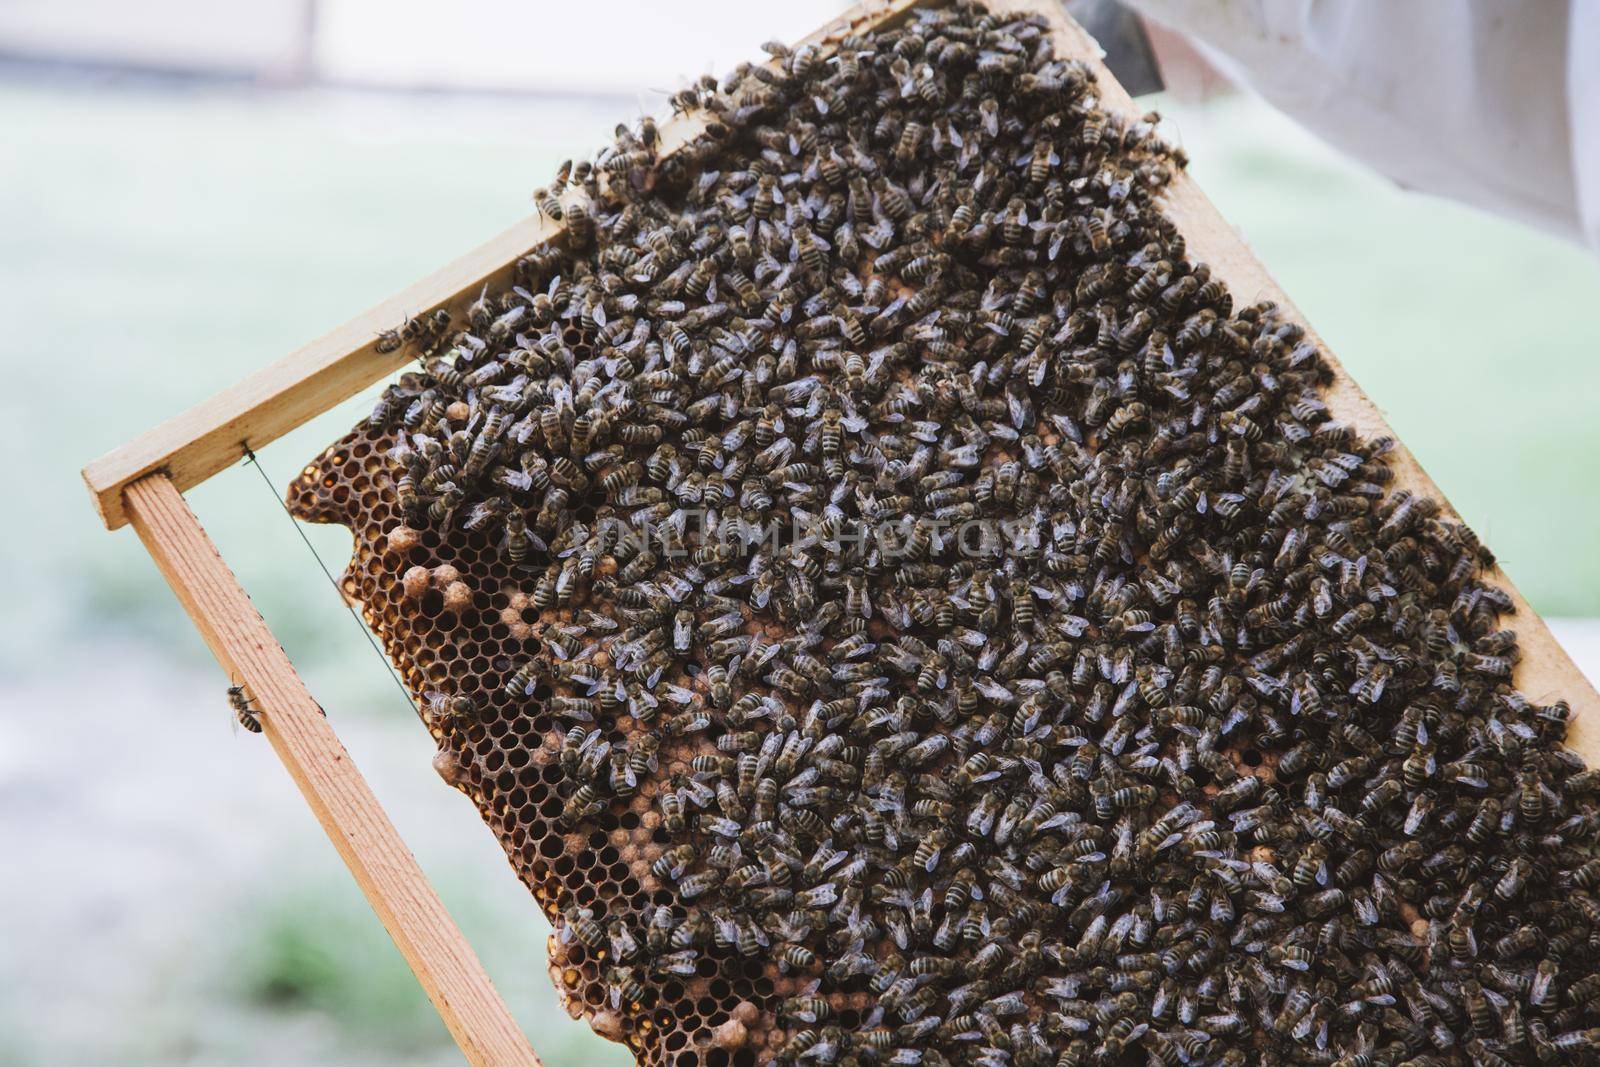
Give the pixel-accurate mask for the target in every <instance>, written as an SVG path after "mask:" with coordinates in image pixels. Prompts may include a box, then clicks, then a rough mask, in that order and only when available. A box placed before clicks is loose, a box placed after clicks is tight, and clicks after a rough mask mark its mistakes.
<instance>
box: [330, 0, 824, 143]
mask: <svg viewBox="0 0 1600 1067" xmlns="http://www.w3.org/2000/svg"><path fill="white" fill-rule="evenodd" d="M843 6H844V5H843V4H842V3H839V2H835V0H791V2H789V3H785V4H776V5H770V6H769V5H765V4H748V3H744V2H742V0H694V2H693V3H689V4H681V5H680V4H662V3H657V2H656V0H586V2H584V3H581V4H554V3H532V4H529V3H520V2H515V0H459V2H457V3H454V4H449V5H446V6H443V7H441V6H440V5H438V4H435V3H431V2H427V0H322V6H321V8H320V10H319V15H318V19H317V41H316V58H317V67H318V70H319V71H320V72H321V73H322V74H323V75H324V76H325V77H328V78H331V79H333V80H335V81H342V82H355V83H359V84H367V85H396V86H415V85H428V86H441V87H446V86H448V87H457V88H475V89H534V90H540V91H547V92H557V93H570V92H580V93H581V92H589V93H627V94H632V93H638V92H640V91H642V90H647V89H656V90H662V91H665V92H672V91H673V90H675V89H678V88H679V87H680V86H681V85H682V82H683V79H685V78H690V79H692V78H694V77H696V76H698V75H700V74H705V73H707V72H711V73H715V74H717V75H718V76H721V75H722V74H724V73H726V72H727V71H728V70H730V69H731V68H732V67H733V66H734V65H735V64H736V63H739V62H742V61H744V60H747V59H749V60H754V59H760V58H761V49H760V47H759V45H760V44H761V42H762V41H766V40H769V39H772V38H776V39H778V40H780V41H793V40H797V39H799V38H801V37H804V36H805V35H806V34H808V33H810V32H811V31H812V30H814V29H816V28H817V27H818V26H820V25H822V24H823V23H824V22H826V21H827V20H828V19H830V18H832V17H833V16H834V15H836V14H838V13H839V11H840V10H841V9H842V7H843ZM617 117H618V118H619V119H622V118H628V117H629V116H627V115H619V116H617Z"/></svg>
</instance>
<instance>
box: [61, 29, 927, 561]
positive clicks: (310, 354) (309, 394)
mask: <svg viewBox="0 0 1600 1067" xmlns="http://www.w3.org/2000/svg"><path fill="white" fill-rule="evenodd" d="M917 2H918V0H887V2H885V0H872V2H869V3H862V4H857V5H856V6H855V7H852V8H850V9H849V10H847V11H845V12H844V13H843V14H841V15H840V16H839V17H838V18H836V19H834V20H833V21H831V22H829V23H828V24H826V25H825V26H823V27H822V28H821V29H819V30H817V31H816V32H815V33H812V34H811V35H810V36H808V37H806V38H805V39H804V41H802V42H798V43H801V44H812V45H816V46H817V47H818V48H819V49H821V50H822V51H824V52H826V51H827V50H828V49H829V48H830V47H831V46H832V45H833V44H835V43H836V42H837V41H838V40H839V39H840V38H842V37H844V36H845V35H846V34H848V33H868V32H871V31H872V30H873V29H876V28H878V27H881V26H884V25H887V24H889V23H891V22H893V21H894V20H896V19H898V18H901V17H903V16H904V15H905V14H906V12H908V11H910V10H911V9H912V8H914V7H915V6H917ZM704 130H705V116H704V114H703V113H699V112H690V113H686V114H682V115H676V116H673V117H672V118H670V119H667V120H665V121H663V122H662V123H661V146H660V153H661V154H662V155H663V156H670V155H672V154H673V153H675V152H677V151H680V150H681V149H682V148H683V146H684V145H686V144H688V143H689V142H691V141H692V140H694V139H695V138H696V137H698V136H699V135H700V134H701V133H702V132H704ZM603 188H604V184H603V183H602V189H603ZM576 195H578V194H573V195H569V196H568V197H567V198H566V199H567V200H568V201H571V200H572V199H574V198H575V196H576ZM396 232H397V233H398V232H400V231H396ZM561 232H562V226H561V224H560V223H559V222H556V221H553V220H550V219H546V218H542V217H540V216H537V215H535V216H531V217H529V218H526V219H523V220H522V221H521V222H518V223H517V224H516V225H514V226H512V227H511V228H510V229H508V230H506V231H504V232H502V233H500V234H499V235H497V236H496V237H494V238H493V239H491V240H489V241H487V242H485V243H484V244H482V245H480V246H479V247H477V248H475V249H473V250H472V251H470V252H468V253H467V254H466V255H464V256H462V257H461V258H459V259H457V260H456V261H455V262H453V263H450V264H448V265H446V266H445V267H443V268H441V269H439V270H437V271H435V272H434V273H432V274H430V275H428V276H427V277H426V278H424V279H422V280H421V281H419V282H417V283H416V284H414V285H411V286H408V287H407V288H405V289H404V290H402V291H401V292H399V293H397V294H396V295H394V296H392V297H390V298H389V299H388V300H385V301H384V302H383V303H381V304H379V305H377V306H376V307H374V308H371V309H370V310H368V311H366V312H364V313H363V314H361V315H358V316H357V317H356V318H354V319H351V320H350V321H349V322H347V323H345V324H344V325H343V326H340V327H338V328H337V329H335V330H333V331H331V332H330V333H328V334H325V335H324V336H322V337H319V338H318V339H317V340H315V341H312V342H311V343H310V344H308V345H306V346H305V347H303V348H300V349H298V350H297V351H295V352H292V353H290V354H289V355H287V356H285V357H284V358H283V359H281V360H279V361H278V362H276V363H274V364H272V365H271V366H269V367H266V368H265V369H263V370H260V371H257V372H256V373H255V374H252V375H250V376H249V377H248V378H246V379H244V380H243V381H241V382H239V383H238V384H237V385H234V386H231V387H230V388H228V389H224V390H223V391H222V392H220V393H217V394H216V395H215V396H212V397H211V398H210V399H208V400H205V401H203V402H201V403H199V404H197V405H195V406H194V407H192V408H190V409H189V410H188V411H185V412H184V413H183V414H181V415H177V416H175V417H173V418H171V419H168V420H167V421H166V422H164V423H162V424H161V425H159V426H157V427H156V428H155V429H153V430H151V431H149V432H148V433H145V434H143V435H141V436H140V437H137V438H135V439H134V440H132V441H130V442H128V443H127V444H125V445H122V446H121V447H120V448H117V449H114V450H112V451H111V452H108V453H106V454H105V455H104V456H101V457H100V458H99V459H96V460H95V461H94V462H92V463H90V464H89V465H88V466H87V467H85V468H84V469H83V480H84V482H85V483H86V484H87V485H88V487H89V493H90V495H91V496H92V497H93V498H94V504H95V508H96V510H97V511H98V512H99V513H100V518H101V521H103V522H104V523H105V525H106V528H107V529H110V530H115V529H117V528H118V527H120V526H122V525H123V524H124V523H126V522H127V512H126V510H125V509H124V507H123V503H122V491H123V489H124V488H125V487H126V486H128V485H129V484H130V483H132V482H134V481H135V480H137V479H139V478H143V477H144V476H145V475H148V474H151V473H153V472H155V471H163V472H165V473H166V475H167V477H169V478H170V479H172V482H173V484H174V485H176V486H177V487H178V490H179V491H180V492H182V491H185V490H188V489H192V488H193V487H194V486H196V485H199V484H200V483H201V482H203V481H205V480H206V479H207V478H209V477H211V476H212V475H213V474H216V473H218V472H219V471H222V470H225V469H226V468H227V467H228V466H229V465H230V464H232V463H233V462H234V461H235V460H237V459H238V458H239V457H240V456H241V455H243V454H244V448H245V447H246V446H248V447H250V448H252V449H257V450H259V449H261V448H262V447H264V446H266V445H267V444H269V443H270V442H272V441H275V440H277V439H278V438H279V437H282V436H283V435H284V434H286V433H288V432H289V431H290V430H293V429H294V428H295V427H297V426H300V425H302V424H304V423H305V422H307V421H308V420H310V419H312V418H315V417H316V416H317V415H320V414H321V413H322V412H324V411H327V410H328V409H329V408H331V407H333V406H334V405H335V404H338V403H340V402H341V401H343V400H347V399H349V398H350V397H352V396H354V395H355V394H356V393H359V392H360V391H361V390H362V389H365V388H366V387H367V386H369V385H372V384H373V383H374V382H378V381H381V380H382V379H383V378H384V377H386V376H388V375H389V374H392V373H394V371H396V370H398V369H399V368H400V367H403V366H405V364H406V363H407V362H408V361H410V360H411V359H413V358H414V357H415V356H416V352H415V350H414V349H413V347H412V346H410V345H407V346H405V347H403V348H401V349H399V350H397V351H394V352H388V353H382V352H379V351H378V350H377V338H378V334H379V332H381V331H383V330H389V329H393V328H394V327H396V326H398V325H399V324H400V322H401V321H402V320H404V319H405V318H406V317H407V316H412V315H422V314H426V313H428V312H431V311H433V310H435V309H437V308H441V307H442V308H447V309H449V311H450V312H451V314H452V316H453V317H454V319H455V321H456V322H458V323H459V322H463V321H465V315H466V308H467V305H468V304H470V303H471V302H472V301H473V300H475V299H477V297H478V294H479V293H480V292H481V291H482V290H483V288H484V286H486V285H487V286H488V287H489V288H491V289H497V288H502V287H504V286H505V285H507V284H508V283H509V281H510V279H511V277H512V274H513V271H514V270H515V268H516V263H517V260H518V259H520V258H521V257H522V256H524V255H526V254H527V253H528V252H529V251H530V250H532V249H533V248H534V247H536V246H538V245H540V244H542V243H544V242H546V241H549V240H552V239H553V238H555V237H556V236H557V235H558V234H560V233H561Z"/></svg>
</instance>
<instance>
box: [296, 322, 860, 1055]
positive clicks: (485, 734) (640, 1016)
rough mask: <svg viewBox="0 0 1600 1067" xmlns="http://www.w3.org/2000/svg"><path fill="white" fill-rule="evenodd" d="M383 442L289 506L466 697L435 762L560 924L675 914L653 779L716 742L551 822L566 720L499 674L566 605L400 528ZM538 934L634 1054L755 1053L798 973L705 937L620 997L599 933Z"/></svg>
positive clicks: (485, 553)
mask: <svg viewBox="0 0 1600 1067" xmlns="http://www.w3.org/2000/svg"><path fill="white" fill-rule="evenodd" d="M569 343H571V344H572V345H573V347H574V349H575V350H577V351H580V352H581V351H583V350H584V347H585V346H586V345H587V344H588V340H587V338H585V337H584V336H583V335H582V333H581V332H580V331H578V330H574V331H572V334H571V336H570V337H569ZM393 443H394V442H393V435H392V434H391V433H385V432H375V431H373V430H371V429H368V428H363V429H358V430H357V431H355V432H354V433H352V434H350V435H348V436H347V437H345V438H343V439H342V440H341V441H339V442H338V443H337V444H335V445H334V446H333V447H332V448H330V449H329V450H328V451H327V452H326V453H324V454H323V456H322V457H320V458H319V459H318V460H317V461H316V462H315V463H313V464H311V465H310V466H309V467H307V468H306V470H305V471H304V472H302V474H301V475H300V476H299V477H298V478H297V479H296V480H295V482H294V484H293V486H292V487H291V489H290V493H289V505H290V507H291V509H292V510H293V511H294V513H295V514H296V516H297V517H298V518H300V519H302V520H304V521H307V522H315V523H337V524H339V525H343V526H346V527H348V528H349V529H350V531H351V532H352V534H353V535H354V538H355V543H354V549H353V555H352V559H351V562H350V564H349V566H348V567H347V568H346V570H345V572H344V574H343V576H342V580H341V585H342V589H343V592H344V594H345V596H346V597H348V598H349V599H350V600H351V601H352V602H353V603H355V604H357V605H358V606H359V607H360V609H361V612H362V617H363V618H364V619H365V620H366V622H367V625H368V626H370V627H371V628H372V630H373V632H374V633H375V634H377V635H378V637H379V638H380V639H381V641H382V643H383V647H384V650H385V652H386V653H387V655H388V656H389V658H390V660H391V661H392V662H393V663H394V664H395V666H396V667H397V668H398V669H399V671H400V674H401V677H402V679H403V680H404V682H405V684H406V686H407V688H408V689H409V690H410V691H411V693H412V694H413V695H414V696H415V698H416V699H417V700H418V702H419V704H420V706H421V707H422V708H423V709H424V710H425V711H426V710H427V709H428V708H429V707H430V703H431V702H434V701H437V699H438V697H437V694H438V693H439V692H440V691H441V690H444V689H449V690H450V691H451V692H452V693H459V694H465V695H467V696H470V697H472V698H473V699H474V700H475V702H476V703H477V706H478V711H477V714H476V721H474V722H472V723H471V724H470V725H467V726H465V727H453V728H447V727H446V726H443V725H440V724H438V723H432V724H430V729H431V731H432V733H433V735H434V737H435V739H436V740H438V742H439V744H440V748H439V752H438V756H437V757H436V759H435V761H434V767H435V769H436V770H437V771H438V772H439V775H440V777H441V778H443V779H444V781H446V782H447V783H449V784H450V785H452V786H454V787H455V788H457V789H459V790H460V791H461V792H463V793H465V794H466V795H467V796H469V797H470V798H472V800H473V802H474V803H475V804H476V805H477V806H478V809H479V811H480V812H481V813H482V815H483V819H484V822H485V823H487V824H488V826H489V828H490V829H491V830H493V831H494V833H495V835H496V837H497V838H498V839H499V841H500V842H501V844H502V845H503V847H504V848H505V851H506V856H507V858H508V859H509V860H510V861H511V865H512V867H513V868H514V869H515V870H516V872H517V875H518V877H519V878H521V879H522V881H523V882H524V883H525V884H526V885H527V886H528V887H529V888H530V889H531V890H532V892H533V895H534V897H535V899H537V900H538V902H539V904H540V906H541V907H542V908H543V909H544V911H545V914H546V915H547V916H548V917H549V918H550V920H551V923H552V924H553V925H555V926H556V928H557V930H558V931H564V930H566V929H567V923H566V917H567V916H568V915H569V914H571V913H572V909H574V908H586V909H589V910H590V911H591V912H592V913H593V919H594V921H596V922H598V923H601V924H603V925H608V924H609V923H611V922H612V921H614V920H616V919H618V918H623V917H626V918H629V919H632V920H634V921H635V922H636V923H638V925H640V926H648V924H649V920H650V918H651V917H652V915H653V914H654V912H655V909H657V908H659V907H669V908H675V909H676V911H677V914H679V915H680V916H681V915H683V914H684V910H683V908H682V905H681V903H680V902H678V901H677V898H676V897H675V895H674V894H673V893H672V892H671V889H670V887H669V886H667V885H664V884H662V882H661V880H660V879H658V878H657V877H656V876H655V875H654V874H652V873H651V865H652V864H653V863H654V862H655V861H656V860H657V859H659V858H660V856H661V854H662V852H663V849H664V846H665V845H666V844H667V843H668V841H669V837H668V835H667V833H666V832H665V831H664V830H663V829H662V826H661V813H660V812H659V810H657V805H656V792H657V789H658V782H659V781H660V780H662V779H664V778H669V777H671V776H673V775H685V774H688V773H689V771H690V766H689V765H690V761H691V760H692V759H693V758H694V757H695V756H696V755H703V754H710V753H715V752H716V748H715V746H714V744H712V743H711V742H710V741H709V740H701V741H699V742H697V743H696V742H690V741H687V740H667V741H664V742H663V743H662V745H661V750H660V753H659V756H658V764H659V771H658V772H657V773H656V774H655V775H653V776H650V777H646V778H644V779H643V780H642V781H640V783H639V787H638V791H637V792H636V793H635V794H634V795H633V796H632V797H631V798H630V799H629V800H628V801H627V803H626V804H614V805H612V806H611V807H608V808H607V810H605V811H604V812H602V813H601V814H600V815H598V816H597V817H595V818H594V819H592V820H588V821H586V822H585V823H584V824H583V825H582V826H581V827H579V828H576V829H571V830H568V829H566V828H564V827H563V826H562V825H561V818H560V816H561V811H562V808H563V806H564V804H565V796H564V792H565V791H566V790H567V788H568V787H567V782H566V775H565V772H563V770H562V768H561V766H560V763H559V758H558V757H559V754H560V751H561V743H562V738H563V735H564V734H565V732H566V730H565V728H563V727H562V726H561V724H559V723H558V722H557V721H555V719H553V718H552V717H551V716H550V715H548V714H537V713H536V714H531V715H530V714H528V710H527V707H526V705H525V704H524V703H523V702H521V701H517V700H514V699H512V698H511V697H510V696H509V695H508V694H507V692H506V686H505V683H506V681H507V679H508V678H509V677H510V675H511V674H512V672H513V671H514V669H515V665H516V664H518V663H521V662H523V661H525V660H526V659H527V658H528V657H529V656H530V655H532V654H533V653H534V652H536V651H537V650H538V648H539V643H540V642H539V637H538V634H539V633H540V632H541V631H542V630H543V629H544V628H545V627H548V626H550V625H551V624H552V623H560V622H563V621H567V620H569V619H570V617H571V612H569V611H558V612H554V613H541V612H539V611H537V610H535V609H534V608H533V606H532V597H531V585H530V583H529V582H528V580H527V578H526V576H525V575H521V574H518V573H515V572H514V569H513V568H512V567H511V565H509V564H508V563H507V562H506V560H505V557H504V554H503V553H502V552H501V551H500V549H499V548H498V546H497V545H496V544H494V543H493V542H492V540H491V539H490V538H489V537H488V536H487V535H484V534H467V535H465V536H461V534H460V533H459V532H452V535H451V536H449V537H441V536H440V534H439V533H438V531H435V530H429V529H423V530H415V529H412V528H411V527H408V526H407V525H406V524H405V522H404V519H403V517H402V516H401V514H400V511H399V508H398V506H397V504H396V500H395V494H394V470H393V468H392V466H391V462H390V460H389V459H388V453H389V450H390V448H391V447H392V445H393ZM684 681H685V682H687V684H689V685H695V684H696V682H695V680H694V679H684ZM551 695H552V691H551V690H550V689H549V688H548V687H545V686H540V687H538V688H536V689H535V691H534V693H533V696H534V699H535V700H536V701H545V700H548V699H549V697H550V696H551ZM424 718H425V720H426V719H427V716H426V715H425V716H424ZM608 726H609V730H608V738H607V739H608V740H610V741H611V742H612V743H613V744H618V745H625V744H626V743H627V741H628V739H629V735H630V734H631V733H632V732H633V731H634V730H636V729H640V728H641V727H640V726H639V725H638V724H637V723H636V722H635V720H634V719H632V718H631V717H629V716H627V715H620V716H617V717H616V718H615V719H614V721H612V722H611V723H609V724H608ZM694 736H695V737H699V738H704V736H705V735H703V734H700V735H694ZM549 947H550V977H551V980H552V981H553V982H554V983H555V987H556V989H557V990H558V991H559V993H560V995H561V997H562V999H563V1003H564V1004H565V1006H566V1008H567V1010H568V1011H569V1013H570V1014H572V1015H573V1017H574V1018H577V1017H580V1016H581V1017H584V1018H587V1019H588V1021H589V1023H590V1025H591V1026H592V1027H593V1028H594V1029H595V1031H596V1032H597V1033H599V1034H601V1035H602V1036H604V1037H607V1038H609V1039H611V1040H613V1041H621V1042H625V1043H626V1044H627V1046H628V1047H629V1048H630V1049H632V1050H633V1051H634V1052H635V1053H636V1054H637V1056H638V1058H639V1061H640V1062H641V1063H646V1064H667V1063H671V1064H675V1065H679V1067H699V1065H701V1064H704V1065H705V1067H729V1065H736V1067H753V1065H754V1064H755V1063H757V1062H758V1061H759V1062H765V1061H766V1060H767V1059H770V1058H771V1055H772V1054H773V1053H774V1052H775V1051H776V1049H777V1048H779V1047H781V1045H782V1043H783V1042H784V1040H786V1037H787V1032H786V1031H785V1030H784V1029H783V1028H781V1027H777V1026H773V1025H771V1024H770V1019H769V1018H768V1017H769V1016H770V1009H771V1005H773V1004H774V1003H776V1002H777V1001H778V1000H781V999H783V998H785V997H790V996H795V995H798V994H800V993H801V992H803V991H806V990H807V988H808V986H809V984H811V982H812V980H811V979H809V978H808V977H807V976H805V975H803V974H799V973H789V974H785V973H781V972H782V970H783V969H781V968H778V967H774V966H771V965H769V964H767V963H765V962H764V961H760V960H755V961H752V960H748V959H744V958H741V957H740V956H739V955H738V953H737V952H736V951H734V950H733V949H731V948H727V947H720V946H712V947H710V948H709V949H708V950H706V951H704V952H702V954H701V957H700V959H699V961H698V962H697V964H696V967H695V973H693V974H691V975H683V976H682V977H681V980H678V981H673V982H669V983H666V984H663V985H661V986H660V987H659V988H648V989H646V990H644V991H643V993H642V995H641V996H640V997H639V999H638V1000H637V1001H630V1002H628V1003H627V1004H626V1005H625V1006H623V1007H622V1008H619V1006H618V1005H614V1004H612V1003H611V999H612V998H611V997H610V993H609V990H608V989H607V984H606V982H605V980H604V977H603V975H602V972H601V970H600V964H601V963H602V962H603V961H604V960H605V959H606V957H607V955H608V951H609V950H608V948H607V947H604V946H602V947H594V946H587V945H585V944H584V943H583V942H582V941H580V940H578V939H577V938H575V937H572V938H567V937H563V936H561V935H560V934H559V933H558V934H557V935H555V936H552V937H551V939H550V946H549ZM840 1000H841V1004H840V1007H841V1011H842V1012H843V1013H844V1017H845V1018H849V1013H850V1011H851V1010H852V1008H851V1004H852V1003H853V1004H855V1006H856V1008H857V1009H859V1007H861V1006H863V998H862V997H861V996H859V995H858V996H856V997H855V998H850V997H842V998H840ZM764 1018H766V1019H768V1022H767V1023H766V1024H765V1025H763V1023H762V1020H763V1019H764Z"/></svg>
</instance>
